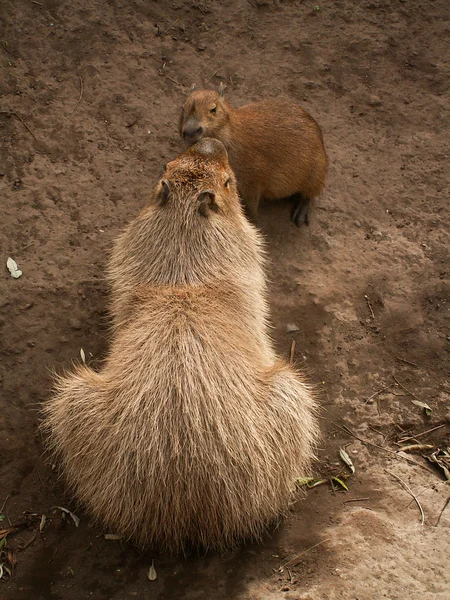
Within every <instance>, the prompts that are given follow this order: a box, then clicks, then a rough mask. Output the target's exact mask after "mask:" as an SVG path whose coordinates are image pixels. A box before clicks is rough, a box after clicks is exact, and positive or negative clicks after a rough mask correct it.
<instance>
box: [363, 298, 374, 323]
mask: <svg viewBox="0 0 450 600" xmlns="http://www.w3.org/2000/svg"><path fill="white" fill-rule="evenodd" d="M364 298H365V299H366V302H367V306H368V307H369V310H370V314H371V315H372V319H373V320H374V321H375V315H374V314H373V308H372V305H371V304H370V300H369V296H367V294H364Z"/></svg>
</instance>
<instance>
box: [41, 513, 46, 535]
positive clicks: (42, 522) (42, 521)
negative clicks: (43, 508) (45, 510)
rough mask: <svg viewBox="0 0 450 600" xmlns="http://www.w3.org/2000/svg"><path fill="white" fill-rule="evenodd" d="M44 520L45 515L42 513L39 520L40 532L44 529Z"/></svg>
mask: <svg viewBox="0 0 450 600" xmlns="http://www.w3.org/2000/svg"><path fill="white" fill-rule="evenodd" d="M46 521H47V517H46V516H45V515H42V517H41V522H40V524H39V531H40V532H42V530H43V529H44V527H45V523H46Z"/></svg>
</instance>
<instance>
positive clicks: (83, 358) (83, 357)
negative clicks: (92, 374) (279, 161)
mask: <svg viewBox="0 0 450 600" xmlns="http://www.w3.org/2000/svg"><path fill="white" fill-rule="evenodd" d="M80 356H81V360H82V361H83V362H84V364H86V354H85V353H84V350H83V348H80Z"/></svg>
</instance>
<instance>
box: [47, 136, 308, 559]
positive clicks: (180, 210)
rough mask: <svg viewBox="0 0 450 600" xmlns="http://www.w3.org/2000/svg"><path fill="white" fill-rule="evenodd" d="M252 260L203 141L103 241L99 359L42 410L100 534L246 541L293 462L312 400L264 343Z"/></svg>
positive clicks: (302, 456)
mask: <svg viewBox="0 0 450 600" xmlns="http://www.w3.org/2000/svg"><path fill="white" fill-rule="evenodd" d="M263 254H264V253H263V248H262V240H261V237H260V234H259V233H258V231H257V230H256V229H255V227H254V226H253V225H251V224H250V223H249V222H248V220H247V219H246V218H245V217H244V215H243V212H242V209H241V206H240V203H239V197H238V194H237V189H236V183H235V178H234V175H233V172H232V171H231V169H230V166H229V163H228V160H227V155H226V151H225V149H224V147H223V145H222V144H221V143H220V142H218V141H217V140H212V139H204V140H202V141H201V142H199V143H198V144H196V145H194V146H192V147H191V148H190V149H189V150H187V151H186V152H185V153H184V154H182V155H181V156H180V157H179V158H177V159H176V160H174V161H172V162H170V163H169V164H168V165H167V167H166V172H165V174H164V178H163V179H162V180H161V181H160V183H159V184H158V186H157V188H156V190H155V192H154V194H153V198H152V201H151V203H150V205H149V206H148V207H147V208H145V210H144V211H143V212H142V213H141V214H140V215H139V216H138V217H137V218H136V219H135V220H134V221H133V222H132V223H131V224H130V225H129V226H128V227H127V228H126V230H125V232H124V233H123V234H122V235H121V237H119V239H118V240H117V242H116V244H115V247H114V250H113V254H112V259H111V261H110V265H109V278H110V282H111V287H112V314H113V321H114V328H113V340H112V344H111V348H110V350H109V353H108V356H107V358H106V360H105V363H104V365H103V367H102V368H101V370H100V372H94V371H93V370H92V369H90V368H89V367H87V366H82V367H79V368H77V369H76V371H75V372H74V373H72V374H68V375H65V376H63V377H60V378H59V380H58V382H57V389H56V392H55V394H54V396H53V397H52V398H51V399H50V400H49V401H48V402H47V404H46V406H45V419H44V426H45V427H46V429H47V430H48V432H49V437H50V441H51V444H52V445H53V447H54V449H55V451H56V452H57V454H58V455H59V460H60V462H61V465H62V468H63V471H64V473H65V475H66V478H67V481H68V482H69V484H70V485H71V487H72V490H73V492H74V493H75V495H76V497H77V498H78V499H79V500H80V501H81V502H82V503H84V505H85V506H86V507H87V508H88V509H89V510H90V512H91V514H92V515H94V516H95V517H96V518H97V519H98V520H99V521H100V522H101V523H103V525H104V526H105V527H107V528H108V530H109V531H113V532H117V533H119V534H123V535H124V536H126V537H127V538H130V539H132V540H133V541H134V542H136V543H137V544H139V545H140V546H151V547H153V548H158V549H160V550H164V551H169V552H180V551H181V552H183V551H186V550H187V549H189V548H192V547H196V548H202V549H205V548H206V549H208V548H220V549H223V548H227V547H230V546H233V545H235V544H236V543H238V542H239V541H240V540H242V539H244V538H255V537H258V536H260V535H261V534H262V532H263V531H264V530H265V528H266V527H267V526H268V525H270V523H271V522H272V521H273V520H274V519H276V518H277V516H278V515H280V514H281V513H282V512H283V511H284V510H285V509H286V507H287V505H288V501H289V498H290V493H291V490H292V485H293V482H294V479H295V478H296V477H297V476H299V475H304V474H305V473H307V472H308V470H309V467H310V462H311V460H312V459H313V456H314V448H315V442H316V439H317V432H318V428H317V420H316V416H315V410H316V403H315V401H314V399H313V395H312V393H311V390H310V388H309V387H308V385H307V384H305V383H304V382H303V381H302V379H301V378H300V376H299V375H298V374H297V373H295V372H294V371H293V370H292V369H291V368H290V367H289V366H288V365H287V364H283V362H282V361H280V360H279V359H278V357H277V356H276V354H275V352H274V349H273V347H272V344H271V341H270V339H269V336H268V325H267V318H268V309H267V301H266V291H265V278H264V271H263V263H264V257H263Z"/></svg>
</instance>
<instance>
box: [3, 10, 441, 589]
mask: <svg viewBox="0 0 450 600" xmlns="http://www.w3.org/2000/svg"><path fill="white" fill-rule="evenodd" d="M0 9H1V22H2V25H3V30H2V33H1V39H0V42H1V45H2V46H1V47H0V60H1V67H2V77H1V79H0V111H1V112H0V128H1V138H2V147H3V148H2V161H1V163H0V191H1V198H2V200H1V234H2V235H1V238H0V243H1V261H2V262H3V263H4V265H5V264H6V259H7V257H8V256H11V257H12V258H14V259H15V260H16V261H17V263H18V265H19V268H20V269H22V271H23V275H22V276H21V277H20V278H19V279H17V280H16V279H13V278H12V277H10V275H9V272H8V271H7V270H6V266H5V267H4V270H3V273H2V274H1V275H0V285H1V292H0V302H1V308H2V312H1V316H0V319H1V325H2V338H1V340H2V341H1V347H0V359H1V364H0V367H1V374H0V377H1V381H0V383H1V396H0V433H1V435H0V457H1V462H0V494H1V497H0V508H1V509H2V510H1V511H0V513H1V514H2V515H4V518H3V520H2V521H1V524H0V525H1V526H3V525H5V526H7V525H8V523H9V521H10V522H11V523H13V524H14V523H17V522H20V521H22V520H23V519H24V511H30V512H31V513H35V514H37V515H41V514H46V515H47V517H48V520H47V523H46V524H45V527H44V529H43V531H42V532H41V533H39V530H38V531H37V534H36V537H35V538H33V536H34V532H35V531H36V529H37V528H38V524H39V521H37V522H36V521H33V522H32V524H31V525H30V527H29V528H28V529H25V530H23V531H21V532H19V533H16V534H15V535H12V534H11V535H9V536H8V542H7V547H6V549H8V548H9V549H11V548H12V549H14V548H15V549H16V550H17V565H16V566H15V568H14V572H13V577H12V578H11V579H10V580H8V581H2V582H0V595H1V597H2V599H5V600H16V599H18V598H24V599H25V598H26V599H32V600H34V599H42V600H47V599H55V600H59V599H61V600H83V599H85V598H86V599H88V598H98V599H108V598H111V599H114V600H125V599H127V598H132V597H136V598H155V599H158V600H172V599H185V600H191V599H192V600H194V599H214V600H216V599H217V600H225V599H227V600H228V599H247V600H250V599H252V600H278V599H280V598H287V599H295V600H297V599H298V600H300V599H303V600H326V599H338V598H339V599H343V600H344V599H345V600H355V599H358V600H370V599H373V598H388V599H391V600H394V599H398V600H419V599H420V600H423V599H432V600H434V599H436V600H438V599H439V600H440V599H442V600H444V598H445V599H447V598H448V589H449V586H450V564H449V558H448V557H449V556H450V538H449V535H448V534H449V527H450V507H449V508H448V509H447V511H445V512H444V513H443V514H442V517H441V520H440V522H439V524H438V526H437V527H435V523H436V521H437V518H438V516H439V513H440V511H441V509H442V507H443V506H444V504H445V500H446V499H447V497H448V495H449V489H450V488H449V486H448V484H446V483H445V482H444V480H443V478H442V477H441V476H440V474H439V473H438V472H437V471H436V472H435V471H432V470H429V469H428V468H427V466H426V461H425V460H424V459H423V458H422V457H421V456H420V454H415V455H412V457H413V458H414V460H415V461H417V463H419V465H421V466H419V465H417V464H413V463H410V462H407V460H406V459H404V458H401V457H400V458H399V457H398V456H394V455H393V454H391V453H389V452H387V451H386V450H382V449H379V448H376V447H374V446H368V445H367V444H364V443H361V442H360V441H358V440H357V439H356V438H355V437H353V436H352V435H351V434H349V433H346V432H345V431H344V430H343V429H341V427H343V426H344V425H346V426H347V427H348V428H349V429H350V430H351V431H352V432H353V433H355V434H357V435H358V436H360V437H362V438H363V439H365V440H369V441H371V442H372V443H375V444H377V445H378V446H382V447H384V448H386V449H389V450H391V451H395V450H396V449H397V448H398V446H396V445H395V441H396V440H397V439H398V436H399V435H400V434H401V432H402V430H405V431H411V434H417V433H419V432H422V431H425V430H427V429H429V428H431V427H437V426H439V425H441V427H440V428H439V429H437V430H436V431H434V432H432V433H431V434H427V435H426V436H423V437H421V438H419V441H426V442H429V443H431V444H433V447H434V448H444V447H446V446H448V444H449V432H450V426H449V424H448V420H449V412H448V411H449V408H450V384H449V381H448V379H446V377H447V375H448V371H449V349H450V330H449V277H448V275H449V264H450V260H449V219H448V197H449V185H448V166H447V165H448V162H447V161H448V155H449V137H450V134H449V127H448V123H449V101H448V100H449V96H448V94H449V87H448V86H449V55H448V45H449V32H450V23H449V16H450V5H449V3H448V0H435V1H431V0H430V1H429V2H410V1H401V0H399V1H392V2H387V1H383V0H372V1H364V2H350V1H348V0H347V1H343V2H339V3H337V2H336V3H334V2H327V3H323V4H319V5H318V6H316V5H315V3H314V2H309V1H306V0H305V1H303V2H292V1H287V0H286V1H281V0H280V1H278V2H272V1H269V0H251V1H247V2H245V1H243V0H241V1H237V0H225V1H223V2H212V1H208V0H200V1H199V2H195V3H192V4H191V3H185V2H182V1H181V0H175V1H173V2H171V3H166V2H156V1H153V2H149V1H146V0H135V1H134V2H125V1H124V0H120V2H119V1H113V0H109V1H107V2H100V1H99V0H92V1H91V2H83V1H82V0H72V1H71V2H68V1H63V2H60V1H57V0H42V2H32V1H31V0H27V1H25V0H2V3H1V7H0ZM220 81H224V83H225V84H226V86H227V89H226V94H227V98H228V99H229V101H230V102H232V103H234V104H239V103H244V102H247V101H250V100H256V99H259V98H266V97H275V96H278V95H284V96H287V97H290V98H292V99H294V100H297V101H298V102H300V103H301V104H302V105H303V106H304V107H305V108H306V109H307V110H309V111H310V112H311V113H312V114H313V116H314V117H315V118H317V120H318V121H319V123H320V124H321V126H322V127H323V130H324V136H325V141H326V146H327V150H328V154H329V158H330V169H329V176H328V182H327V186H326V190H325V192H324V193H323V194H322V197H321V198H319V199H318V201H317V202H316V207H315V210H314V213H313V215H312V222H311V225H310V227H309V228H307V227H304V228H303V229H301V230H297V229H296V228H295V226H293V225H292V224H291V223H290V221H289V218H288V213H289V207H288V206H287V205H286V204H285V203H278V204H270V205H267V206H265V207H262V209H261V212H260V215H261V227H262V229H263V230H264V232H265V235H266V237H267V240H268V250H269V254H270V258H271V269H270V276H271V305H272V311H273V322H274V326H275V329H274V337H275V339H276V342H277V346H278V349H279V351H280V353H283V354H286V355H287V354H288V353H289V349H290V346H291V340H292V339H295V341H296V346H295V359H296V362H297V364H298V365H299V366H300V367H301V368H304V369H306V370H307V371H308V372H309V374H310V377H311V379H312V380H313V381H314V382H315V383H316V384H317V387H318V388H319V389H320V390H321V398H322V405H323V431H324V441H323V445H322V450H321V457H320V463H319V464H318V465H317V472H318V473H320V474H324V475H330V474H337V473H339V472H340V470H341V468H342V466H341V465H340V461H339V454H338V452H339V448H340V447H344V446H345V447H346V448H347V452H348V453H349V454H350V456H351V457H352V458H353V461H354V463H355V467H356V475H355V476H353V477H352V478H350V479H348V480H347V484H348V486H349V490H350V491H349V492H347V493H345V492H344V490H340V491H335V492H334V493H333V490H332V489H331V488H330V486H326V485H323V486H320V487H317V488H314V489H312V490H310V491H309V492H308V493H307V494H306V496H305V497H304V498H301V497H299V499H298V502H297V503H296V505H295V506H294V507H293V514H292V515H291V516H290V517H289V518H288V519H287V520H286V521H285V522H284V523H283V524H282V525H281V526H280V528H279V529H278V530H277V531H276V532H272V533H271V534H270V535H268V536H267V538H266V539H265V540H264V541H263V542H262V543H261V544H254V545H250V546H244V547H242V548H241V549H239V550H237V551H235V552H231V553H229V554H227V555H224V556H219V555H207V556H202V557H195V556H193V557H188V558H186V559H183V558H173V557H168V556H160V555H158V554H152V553H151V552H147V553H145V554H141V553H139V552H138V551H137V550H135V549H134V548H133V547H130V546H129V545H127V544H124V543H123V542H121V541H110V540H106V539H105V538H104V533H105V532H104V531H102V530H101V529H99V528H98V527H95V526H93V525H92V524H91V523H90V520H89V517H88V516H87V515H86V514H85V513H84V512H83V510H82V508H80V507H77V506H76V504H74V503H72V502H71V499H70V498H68V497H67V495H66V492H65V487H64V483H63V482H62V481H60V480H58V477H57V475H56V471H55V470H53V469H52V465H51V464H48V460H47V459H46V457H45V456H43V454H42V443H41V439H40V436H39V434H38V429H37V425H38V411H39V405H40V403H41V401H42V400H44V399H45V398H46V397H47V396H48V394H49V390H50V385H51V374H50V371H51V369H56V370H57V371H59V372H60V371H62V370H63V369H67V368H69V367H70V365H71V362H72V361H79V360H80V348H83V349H84V351H85V353H86V357H87V360H88V362H89V363H90V364H92V365H94V366H95V365H98V364H99V362H100V361H101V358H102V356H104V353H105V349H106V347H107V343H108V333H107V318H106V310H105V307H106V302H107V295H106V286H105V283H104V281H103V271H104V267H105V262H106V258H107V254H108V251H109V248H110V246H111V241H112V240H113V239H114V237H115V236H116V235H117V233H118V232H119V230H120V228H121V227H122V226H123V224H124V223H126V222H127V220H129V219H131V218H132V217H133V216H134V215H136V213H137V212H138V210H139V209H140V208H141V207H142V206H144V204H145V203H146V200H147V198H148V194H149V190H150V189H151V188H152V187H153V185H154V183H155V182H156V180H157V179H158V176H159V175H160V173H161V170H162V166H163V164H164V163H165V162H166V161H167V160H168V159H169V158H171V157H174V156H175V155H176V154H177V153H178V151H179V149H180V142H179V140H178V136H177V119H178V115H179V109H180V106H181V104H182V102H183V100H184V98H185V96H186V94H187V93H188V91H189V88H190V85H191V84H192V83H193V82H196V83H197V84H199V85H201V84H203V85H216V84H218V83H219V82H220ZM10 111H14V112H10ZM292 324H294V325H295V326H297V327H298V328H299V329H298V331H291V332H290V333H288V332H287V326H288V325H289V329H292V327H291V325H292ZM405 361H409V362H405ZM411 363H413V364H411ZM393 377H396V378H397V380H398V381H399V382H400V383H401V384H402V385H403V386H404V387H405V388H406V389H407V390H409V391H411V392H413V393H414V394H415V395H416V396H417V398H420V399H421V400H423V401H426V402H427V403H428V404H429V405H430V407H431V408H432V412H431V416H429V417H426V416H425V415H424V411H423V410H422V409H421V408H420V407H418V406H416V405H414V404H413V403H412V400H414V398H413V397H412V396H411V395H410V394H408V393H407V391H405V389H403V388H402V387H401V386H399V385H395V386H391V387H389V388H388V389H386V390H385V391H384V392H383V393H381V394H379V395H378V396H376V397H372V398H371V396H372V395H373V394H374V393H375V392H376V391H377V390H379V389H381V388H385V387H386V386H388V385H389V384H393V383H394V380H393ZM367 400H368V401H367ZM424 467H425V468H424ZM386 471H389V473H393V474H394V475H396V476H397V477H400V479H401V480H402V481H404V482H405V483H407V484H408V485H409V486H410V487H411V489H412V490H413V491H414V493H416V494H417V495H418V496H419V500H420V502H421V504H422V506H423V510H424V513H425V523H424V524H423V525H421V524H420V519H419V517H420V515H419V511H418V508H417V506H416V505H415V504H414V502H412V503H410V501H411V500H412V498H411V497H410V496H409V494H408V492H407V491H406V490H405V489H404V488H403V487H402V484H401V483H400V481H399V480H398V479H395V478H394V477H393V476H392V475H391V474H389V473H387V472H386ZM355 498H367V499H366V500H359V501H356V502H349V500H353V499H355ZM4 502H5V504H4ZM2 504H4V506H3V507H2V506H1V505H2ZM55 505H58V506H68V507H70V508H72V509H73V510H75V511H76V512H77V514H78V515H79V516H80V517H81V523H80V526H79V527H78V528H76V527H75V526H74V525H73V523H72V522H71V520H70V519H63V518H62V517H61V511H58V510H52V507H54V506H55ZM0 518H2V517H0ZM38 518H40V517H38ZM36 523H37V524H36ZM29 542H31V543H29ZM27 543H29V545H28V546H27V547H26V548H25V549H23V550H20V547H21V546H23V545H24V544H25V545H26V544H27ZM316 544H319V545H317V546H316V547H315V548H312V547H313V546H315V545H316ZM311 548H312V549H311ZM297 555H298V558H295V557H296V556H297ZM2 556H3V557H4V558H3V559H2V561H3V563H4V565H5V566H7V565H8V564H9V563H8V562H6V561H7V558H6V553H5V552H3V555H2ZM291 559H294V560H292V562H291V563H290V567H289V565H288V567H286V568H284V570H283V572H280V571H279V570H278V569H279V567H280V565H283V564H284V563H286V562H287V561H289V560H291ZM152 560H154V561H155V567H156V571H157V574H158V577H157V579H156V581H149V580H148V579H147V573H148V569H149V566H150V564H151V561H152ZM4 579H7V576H6V575H5V577H4Z"/></svg>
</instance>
